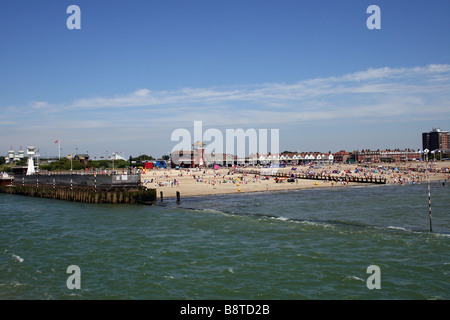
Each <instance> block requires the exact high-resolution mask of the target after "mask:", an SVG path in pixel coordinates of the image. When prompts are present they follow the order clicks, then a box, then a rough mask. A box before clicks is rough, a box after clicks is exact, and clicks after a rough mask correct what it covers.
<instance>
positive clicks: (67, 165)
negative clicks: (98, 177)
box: [39, 158, 130, 171]
mask: <svg viewBox="0 0 450 320" xmlns="http://www.w3.org/2000/svg"><path fill="white" fill-rule="evenodd" d="M129 165H130V164H129V162H128V161H125V160H114V164H113V161H112V160H89V161H88V162H87V163H86V165H84V164H83V163H82V162H81V161H78V160H72V163H71V161H70V160H69V159H67V158H62V159H60V160H58V161H54V162H52V163H49V164H42V165H40V166H39V168H40V169H41V170H47V171H59V170H62V171H65V170H70V169H72V170H86V169H89V170H95V169H99V170H105V169H112V168H113V166H114V169H124V168H128V167H129Z"/></svg>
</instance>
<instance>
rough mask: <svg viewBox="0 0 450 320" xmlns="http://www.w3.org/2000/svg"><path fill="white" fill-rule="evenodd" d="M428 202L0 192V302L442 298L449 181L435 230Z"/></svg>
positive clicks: (439, 200) (449, 227)
mask: <svg viewBox="0 0 450 320" xmlns="http://www.w3.org/2000/svg"><path fill="white" fill-rule="evenodd" d="M427 199H428V198H427V186H426V185H425V184H423V185H409V186H403V187H400V186H390V185H386V186H375V187H352V188H336V189H326V190H325V189H322V190H300V191H290V192H278V193H265V192H264V193H254V194H238V195H223V196H213V197H212V196H211V197H202V198H191V199H182V202H181V204H180V205H177V204H176V203H175V202H172V201H169V202H166V206H143V205H142V206H141V205H94V204H81V203H73V202H66V201H59V200H49V199H39V198H31V197H23V196H13V195H5V194H0V299H449V298H450V285H449V284H450V278H449V273H450V256H449V248H450V187H449V186H446V187H443V186H442V185H440V184H437V183H435V184H433V185H432V204H433V207H432V209H433V233H430V232H429V230H428V229H429V218H428V200H427ZM70 265H77V266H79V268H80V270H81V277H80V279H81V289H79V290H77V289H73V290H69V289H68V288H67V285H66V281H67V279H68V277H69V276H70V274H68V273H66V271H67V267H68V266H70ZM370 265H377V266H379V268H380V275H381V278H380V280H381V289H378V290H377V289H373V290H369V289H368V288H367V285H366V280H367V279H368V277H369V276H370V274H368V273H367V272H366V271H367V267H368V266H370Z"/></svg>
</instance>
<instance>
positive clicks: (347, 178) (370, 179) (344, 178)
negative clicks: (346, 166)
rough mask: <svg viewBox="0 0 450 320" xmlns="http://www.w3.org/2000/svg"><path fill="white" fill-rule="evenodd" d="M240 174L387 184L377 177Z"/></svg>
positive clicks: (247, 172)
mask: <svg viewBox="0 0 450 320" xmlns="http://www.w3.org/2000/svg"><path fill="white" fill-rule="evenodd" d="M238 173H246V174H258V175H261V176H270V177H273V178H283V179H286V178H287V179H288V180H289V179H293V180H294V181H295V179H308V180H326V181H335V182H340V181H344V182H355V183H373V184H386V182H387V179H386V178H381V177H379V178H377V177H354V176H337V175H330V174H305V173H291V174H286V173H280V172H277V173H271V174H261V172H260V171H257V170H250V171H248V170H247V171H239V172H238Z"/></svg>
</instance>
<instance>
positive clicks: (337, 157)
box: [333, 150, 351, 163]
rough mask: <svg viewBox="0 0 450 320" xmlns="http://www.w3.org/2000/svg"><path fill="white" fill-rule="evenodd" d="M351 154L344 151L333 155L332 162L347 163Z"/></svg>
mask: <svg viewBox="0 0 450 320" xmlns="http://www.w3.org/2000/svg"><path fill="white" fill-rule="evenodd" d="M350 156H351V153H350V152H347V151H345V150H341V151H339V152H336V153H333V157H334V162H337V163H347V162H349V159H350Z"/></svg>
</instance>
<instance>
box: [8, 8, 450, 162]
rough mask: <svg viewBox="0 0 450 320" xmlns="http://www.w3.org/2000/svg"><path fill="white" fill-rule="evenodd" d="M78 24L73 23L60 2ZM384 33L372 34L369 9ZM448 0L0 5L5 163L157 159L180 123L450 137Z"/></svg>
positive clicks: (368, 138) (346, 140) (298, 143)
mask: <svg viewBox="0 0 450 320" xmlns="http://www.w3.org/2000/svg"><path fill="white" fill-rule="evenodd" d="M72 4H75V5H78V6H79V7H80V9H81V30H69V29H67V27H66V20H67V18H68V17H69V16H70V14H67V13H66V9H67V7H68V6H69V5H72ZM372 4H375V5H378V6H379V7H380V9H381V29H380V30H369V29H368V28H367V26H366V20H367V18H369V16H370V14H367V13H366V9H367V7H368V6H369V5H372ZM449 9H450V2H449V1H448V0H429V1H425V0H421V1H417V0H411V1H400V0H389V1H385V0H371V1H365V0H317V1H310V0H308V1H303V0H296V1H286V0H277V1H275V0H239V1H237V0H227V1H225V0H220V1H219V0H182V1H181V0H180V1H175V0H174V1H162V0H160V1H150V0H147V1H137V0H131V1H111V0H110V1H103V0H96V1H82V0H74V1H62V0H52V1H48V0H41V1H31V0H28V1H24V0H14V1H13V0H3V1H2V3H1V6H0V39H1V44H0V46H1V47H0V48H1V50H0V110H1V113H0V137H1V138H0V154H2V155H6V153H7V151H8V149H9V147H10V146H13V148H14V149H15V150H17V149H18V148H19V147H20V146H23V147H26V146H27V145H34V146H36V147H37V148H39V149H40V153H41V154H42V155H45V154H49V155H55V154H57V146H56V144H54V142H55V140H57V139H60V140H61V147H62V148H63V151H62V154H63V155H67V154H71V153H73V152H75V148H78V152H85V151H88V152H89V153H90V154H91V156H92V157H94V156H104V155H106V151H107V150H108V152H109V153H110V154H111V153H112V152H123V153H124V155H125V157H128V156H129V155H133V156H136V155H139V154H140V153H142V154H144V153H145V154H151V155H153V156H154V157H159V156H161V155H162V154H166V153H168V152H169V151H170V150H171V149H172V147H173V146H174V145H175V144H176V143H177V142H173V141H171V140H170V137H171V133H172V132H173V130H175V129H177V128H186V129H188V130H190V131H192V130H193V122H194V120H201V121H203V127H204V129H205V130H206V129H207V128H218V129H220V130H223V131H224V132H225V129H228V128H229V129H239V128H242V129H244V130H246V129H249V128H255V129H259V128H265V129H273V128H274V129H279V130H280V149H281V151H282V150H292V151H297V150H298V151H314V150H316V151H322V152H327V151H332V152H335V151H339V150H341V149H346V150H348V151H352V150H355V149H364V148H372V149H378V148H421V133H422V132H424V131H429V130H431V128H432V127H441V129H445V130H449V129H450V99H449V98H450V40H449V39H450V19H449V16H448V13H449V12H450V10H449Z"/></svg>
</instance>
